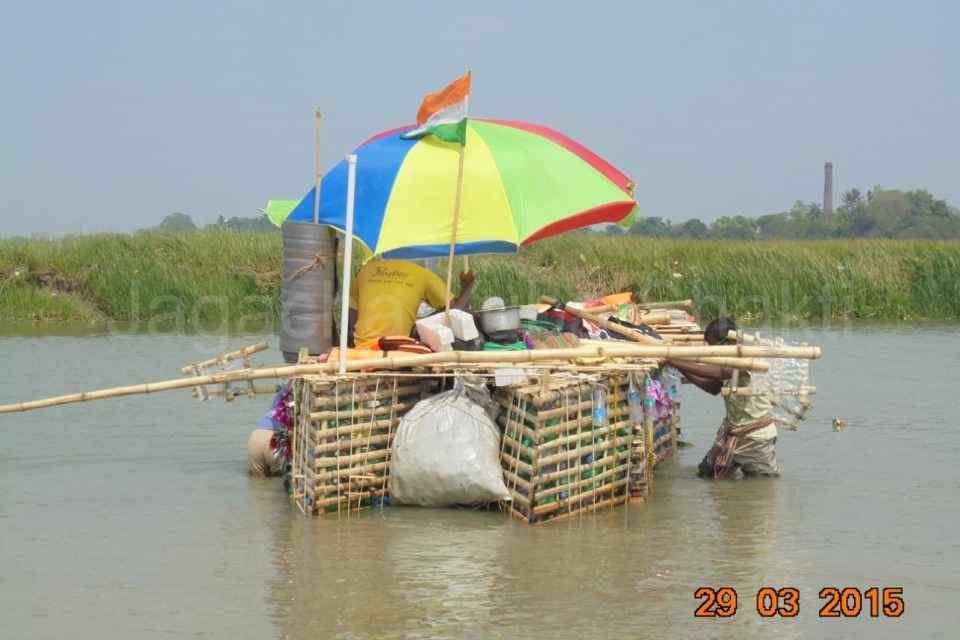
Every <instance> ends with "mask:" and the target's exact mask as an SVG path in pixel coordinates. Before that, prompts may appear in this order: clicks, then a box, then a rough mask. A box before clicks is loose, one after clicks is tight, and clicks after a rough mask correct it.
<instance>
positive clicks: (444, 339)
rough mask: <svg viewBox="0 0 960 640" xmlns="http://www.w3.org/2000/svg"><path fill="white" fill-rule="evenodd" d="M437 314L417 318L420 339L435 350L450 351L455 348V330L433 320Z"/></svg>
mask: <svg viewBox="0 0 960 640" xmlns="http://www.w3.org/2000/svg"><path fill="white" fill-rule="evenodd" d="M434 317H436V316H431V317H430V318H426V319H424V320H417V333H418V334H419V335H420V340H421V341H422V342H423V343H424V344H425V345H427V346H428V347H430V348H431V349H433V350H434V351H437V352H440V351H450V350H451V349H452V348H453V331H452V330H451V329H450V327H448V326H446V325H445V324H443V321H442V320H441V321H440V322H436V321H432V320H431V319H432V318H434Z"/></svg>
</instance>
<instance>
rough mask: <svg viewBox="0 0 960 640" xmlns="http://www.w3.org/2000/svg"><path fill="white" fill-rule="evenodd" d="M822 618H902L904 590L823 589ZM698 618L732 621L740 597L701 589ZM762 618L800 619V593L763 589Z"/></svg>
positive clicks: (758, 607) (758, 605) (758, 602)
mask: <svg viewBox="0 0 960 640" xmlns="http://www.w3.org/2000/svg"><path fill="white" fill-rule="evenodd" d="M818 595H819V599H820V601H821V602H820V608H819V610H818V612H817V616H819V617H821V618H858V617H870V618H899V617H900V616H902V615H903V612H904V610H905V608H906V605H905V603H904V600H903V587H867V588H866V589H860V588H858V587H824V588H822V589H820V593H819V594H818ZM693 597H694V598H695V599H696V600H700V601H701V602H700V605H699V606H698V607H697V608H696V609H695V610H694V613H693V615H694V616H695V617H697V618H731V617H733V616H735V615H736V614H737V609H738V607H739V604H740V602H739V600H740V598H739V595H738V594H737V590H736V589H734V588H733V587H724V586H720V587H699V588H697V590H696V591H694V592H693ZM752 604H753V605H754V607H752V608H753V609H755V611H756V612H757V615H759V616H760V617H762V618H776V617H780V618H795V617H797V616H798V615H800V590H799V589H797V588H795V587H780V588H776V587H760V588H759V589H757V593H756V596H755V598H754V602H753V603H752Z"/></svg>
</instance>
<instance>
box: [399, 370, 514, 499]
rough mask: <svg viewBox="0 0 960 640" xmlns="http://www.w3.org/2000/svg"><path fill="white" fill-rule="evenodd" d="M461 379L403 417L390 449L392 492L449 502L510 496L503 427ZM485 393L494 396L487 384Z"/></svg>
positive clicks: (406, 497)
mask: <svg viewBox="0 0 960 640" xmlns="http://www.w3.org/2000/svg"><path fill="white" fill-rule="evenodd" d="M469 393H470V395H468V391H467V389H466V388H465V387H464V385H463V384H462V383H461V382H460V381H459V380H458V381H457V384H456V387H455V388H454V389H453V390H452V391H447V392H445V393H441V394H438V395H436V396H433V397H431V398H427V399H426V400H421V401H420V402H418V403H417V404H416V406H414V407H413V409H411V410H410V411H409V412H408V413H407V415H405V416H404V417H403V419H402V420H401V421H400V426H399V427H398V428H397V435H396V437H395V438H394V441H393V451H392V452H391V454H390V498H391V500H392V501H393V502H395V503H399V504H408V505H419V506H423V507H444V506H450V505H457V504H468V505H470V504H484V503H488V502H495V501H498V500H508V499H509V497H510V494H509V492H508V491H507V487H506V485H504V483H503V473H502V472H501V470H500V430H499V429H498V428H497V426H496V424H494V422H493V420H491V419H490V416H489V415H488V414H487V412H486V411H485V410H484V408H483V406H481V405H480V404H478V403H477V402H474V401H473V400H471V397H476V395H477V392H476V390H473V389H471V390H470V392H469ZM483 394H484V395H486V397H487V399H489V395H488V394H487V393H486V390H485V389H484V390H483Z"/></svg>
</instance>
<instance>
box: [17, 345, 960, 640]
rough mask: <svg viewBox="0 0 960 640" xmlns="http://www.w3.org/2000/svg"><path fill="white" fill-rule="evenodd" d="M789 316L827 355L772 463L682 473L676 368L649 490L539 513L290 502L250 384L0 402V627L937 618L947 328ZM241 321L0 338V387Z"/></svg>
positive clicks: (145, 360)
mask: <svg viewBox="0 0 960 640" xmlns="http://www.w3.org/2000/svg"><path fill="white" fill-rule="evenodd" d="M791 335H792V336H793V337H796V338H798V339H803V340H806V341H809V342H811V343H815V344H820V345H822V346H823V347H824V352H825V356H824V358H823V359H822V360H820V361H818V362H817V363H815V365H814V369H813V376H814V383H815V384H816V385H817V387H818V390H819V393H818V396H817V403H816V406H815V409H814V412H813V415H812V417H811V419H810V420H809V421H808V422H806V423H805V424H804V426H803V427H802V430H801V431H799V432H795V433H794V432H784V433H781V436H780V440H779V443H778V454H779V457H780V460H781V462H782V463H783V465H784V468H785V474H784V476H783V477H782V478H780V479H778V480H744V481H723V482H710V481H704V480H700V479H698V478H696V475H695V472H696V464H697V462H698V461H699V459H700V457H701V456H702V454H703V452H704V450H705V448H706V446H707V445H708V444H709V442H710V440H711V438H712V436H713V434H714V431H715V429H716V426H717V423H718V421H719V420H720V417H721V415H722V407H721V401H720V400H718V399H716V398H712V397H708V396H706V395H705V394H702V393H699V392H698V391H696V390H695V389H694V388H693V387H689V386H687V387H684V390H683V403H684V406H683V409H682V412H683V435H684V437H685V438H686V439H687V440H689V441H690V442H691V443H692V445H693V446H692V447H690V448H687V449H683V450H682V451H681V453H680V455H679V457H678V459H677V460H676V461H675V462H672V463H667V464H664V465H663V466H662V467H661V468H660V469H659V470H658V476H657V485H656V495H655V496H654V498H653V499H652V501H651V502H649V503H648V504H646V505H642V506H636V507H629V508H621V509H618V510H615V511H611V512H606V513H602V514H599V515H595V516H591V517H585V518H583V519H582V520H578V521H571V522H565V523H558V524H555V525H546V526H542V527H528V526H525V525H522V524H520V523H517V522H514V521H511V520H509V519H507V518H505V517H504V516H502V515H500V514H497V513H484V512H474V511H453V510H422V509H409V508H408V509H405V508H387V509H385V510H383V511H375V512H369V513H365V514H362V515H361V516H359V517H357V516H355V515H354V516H353V517H351V518H350V519H349V520H347V519H342V520H340V521H337V520H336V519H307V518H304V517H303V516H301V515H300V514H299V512H298V511H297V510H296V508H295V507H292V506H291V505H290V503H289V502H288V501H287V500H286V497H285V495H284V493H283V491H282V488H281V486H280V483H279V481H277V480H275V479H268V480H264V479H251V478H248V477H247V476H246V468H245V442H246V437H247V434H248V432H249V430H250V429H251V428H252V425H253V424H254V423H255V421H256V420H257V418H258V417H259V416H260V415H261V414H262V413H263V411H264V410H265V405H266V399H265V398H264V397H261V398H260V399H258V400H256V401H251V400H247V399H238V400H236V401H235V402H233V403H230V404H224V403H223V402H222V401H219V400H217V401H211V402H208V403H199V402H196V401H193V400H191V399H190V397H189V394H188V393H186V392H172V393H166V394H157V395H151V396H142V397H132V398H121V399H116V400H108V401H103V402H94V403H87V404H81V405H73V406H69V407H59V408H54V409H48V410H43V411H38V412H34V413H28V414H12V415H4V416H0V611H2V614H0V615H2V620H0V625H2V627H0V628H2V632H0V635H2V637H8V638H63V637H78V638H143V637H184V636H197V637H216V638H219V637H224V638H250V637H261V638H272V637H273V638H311V639H314V638H326V637H345V638H364V637H370V638H383V637H398V638H399V637H451V638H467V637H475V638H486V637H502V638H543V637H546V638H606V637H613V636H618V637H621V638H698V639H701V638H745V637H746V638H751V637H758V638H760V637H763V638H766V637H777V638H822V637H844V638H888V637H889V638H892V637H913V638H938V637H942V638H948V637H956V633H957V631H956V628H957V626H958V623H960V607H958V606H956V600H957V598H958V597H960V575H958V569H960V542H958V538H957V531H958V530H960V510H958V508H957V506H958V495H960V480H958V477H960V476H958V474H957V472H956V469H957V464H958V460H960V430H958V429H957V425H956V418H957V415H958V405H960V403H958V396H960V392H958V389H957V386H956V385H957V381H958V376H957V373H958V371H960V350H958V348H957V345H958V338H960V331H958V330H957V329H956V328H936V327H934V328H924V329H913V328H911V329H903V330H900V329H895V328H892V329H891V328H863V327H860V328H844V329H834V330H822V329H820V330H803V331H797V330H794V331H793V332H792V333H791ZM259 338H260V337H259V336H234V337H231V338H225V337H222V336H169V335H167V336H163V335H161V336H145V335H129V334H114V335H108V336H82V335H81V336H49V335H32V336H26V335H8V336H5V337H0V355H2V357H3V361H4V367H3V369H2V372H0V402H11V401H15V400H25V399H31V398H35V397H41V396H48V395H55V394H60V393H69V392H74V391H79V390H84V389H93V388H98V387H104V386H114V385H119V384H128V383H132V382H139V381H142V380H150V379H163V378H168V377H175V376H176V375H177V374H178V370H179V367H180V366H181V365H182V364H183V363H185V362H187V361H194V360H198V359H201V358H203V357H208V356H210V355H212V354H214V353H217V352H220V351H225V350H228V349H231V348H235V347H238V346H242V345H245V344H249V343H252V342H254V341H256V340H257V339H259ZM274 342H275V341H274ZM277 359H278V358H277V353H276V351H273V352H272V355H271V357H269V358H265V359H264V362H266V361H268V360H270V361H274V360H277ZM835 415H836V416H841V417H843V418H845V419H846V420H847V421H848V424H849V426H848V427H847V428H846V429H845V430H844V431H842V432H839V433H838V432H834V431H833V430H832V428H831V426H830V421H831V419H832V417H833V416H835ZM701 585H709V586H714V587H719V586H725V585H729V586H732V587H734V588H735V589H736V590H737V592H738V594H739V606H738V611H737V613H736V614H735V615H734V616H733V617H729V618H725V619H717V618H713V619H695V618H694V615H693V613H694V610H695V608H696V607H697V605H698V604H699V601H698V600H696V599H695V598H694V596H693V594H694V591H695V590H696V589H697V588H698V587H699V586H701ZM767 585H770V586H774V587H783V586H792V587H796V588H797V589H798V590H799V591H800V613H799V615H798V616H797V617H795V618H792V619H783V618H778V617H775V618H771V619H765V618H761V617H760V616H759V615H758V614H757V612H756V610H755V604H754V603H755V596H756V592H757V590H758V589H759V588H760V587H761V586H767ZM829 586H837V587H841V588H842V587H846V586H854V587H859V588H860V589H865V588H867V587H870V586H880V587H902V588H903V594H904V596H903V597H904V601H905V603H906V609H905V613H904V615H903V616H902V617H901V618H900V619H887V618H883V617H881V618H877V619H872V618H870V617H869V615H868V614H867V613H866V606H865V607H864V609H865V611H864V613H862V614H861V615H859V616H857V617H855V618H842V619H821V618H819V617H818V615H817V613H818V610H819V609H820V606H821V605H822V604H823V602H822V601H821V600H820V598H819V597H818V594H819V591H820V589H821V588H823V587H829ZM951 603H953V604H951Z"/></svg>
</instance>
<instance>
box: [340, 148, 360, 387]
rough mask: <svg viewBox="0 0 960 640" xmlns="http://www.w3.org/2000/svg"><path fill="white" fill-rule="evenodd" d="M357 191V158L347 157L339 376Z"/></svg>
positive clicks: (342, 363) (344, 364)
mask: <svg viewBox="0 0 960 640" xmlns="http://www.w3.org/2000/svg"><path fill="white" fill-rule="evenodd" d="M356 191H357V156H356V155H354V154H352V153H351V154H350V155H348V156H347V211H346V218H347V220H346V228H345V229H344V236H343V287H342V291H341V292H340V293H341V296H340V375H343V374H344V373H346V372H347V323H348V322H349V319H350V276H351V275H352V274H351V271H352V262H353V208H354V201H355V198H356Z"/></svg>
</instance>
